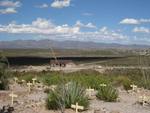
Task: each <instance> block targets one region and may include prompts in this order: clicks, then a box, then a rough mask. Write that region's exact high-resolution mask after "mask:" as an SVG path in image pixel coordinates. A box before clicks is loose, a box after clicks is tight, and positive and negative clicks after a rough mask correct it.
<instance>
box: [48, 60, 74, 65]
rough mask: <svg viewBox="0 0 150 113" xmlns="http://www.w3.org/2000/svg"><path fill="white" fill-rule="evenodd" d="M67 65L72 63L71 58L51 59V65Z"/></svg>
mask: <svg viewBox="0 0 150 113" xmlns="http://www.w3.org/2000/svg"><path fill="white" fill-rule="evenodd" d="M68 65H74V63H73V61H72V60H51V61H50V66H51V67H67V66H68Z"/></svg>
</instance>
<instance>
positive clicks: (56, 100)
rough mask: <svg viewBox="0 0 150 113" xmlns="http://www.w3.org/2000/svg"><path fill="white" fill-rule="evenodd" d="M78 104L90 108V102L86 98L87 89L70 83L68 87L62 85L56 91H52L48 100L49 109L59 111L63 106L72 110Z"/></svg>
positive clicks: (75, 83)
mask: <svg viewBox="0 0 150 113" xmlns="http://www.w3.org/2000/svg"><path fill="white" fill-rule="evenodd" d="M76 102H78V103H79V105H82V106H84V107H85V108H87V107H88V105H89V101H88V98H87V97H86V96H85V89H84V88H83V87H82V86H81V85H80V84H79V83H77V82H69V84H68V85H63V84H61V85H60V86H58V87H57V88H56V89H55V90H54V91H50V92H49V94H48V99H47V108H48V109H59V108H61V107H62V106H64V107H65V108H70V107H71V104H75V103H76Z"/></svg>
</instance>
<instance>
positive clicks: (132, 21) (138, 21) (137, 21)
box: [120, 18, 150, 25]
mask: <svg viewBox="0 0 150 113" xmlns="http://www.w3.org/2000/svg"><path fill="white" fill-rule="evenodd" d="M142 23H150V19H134V18H125V19H123V20H121V21H120V24H133V25H136V24H142Z"/></svg>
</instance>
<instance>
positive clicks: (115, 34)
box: [99, 26, 128, 40]
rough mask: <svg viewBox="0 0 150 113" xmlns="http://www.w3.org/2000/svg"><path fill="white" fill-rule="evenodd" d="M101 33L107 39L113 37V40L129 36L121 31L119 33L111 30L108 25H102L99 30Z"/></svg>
mask: <svg viewBox="0 0 150 113" xmlns="http://www.w3.org/2000/svg"><path fill="white" fill-rule="evenodd" d="M99 35H100V36H102V37H104V38H106V39H109V38H110V39H111V40H116V39H127V38H128V37H127V36H125V35H123V34H121V33H118V32H115V31H113V30H109V29H108V28H107V27H106V26H104V27H102V28H101V29H100V30H99Z"/></svg>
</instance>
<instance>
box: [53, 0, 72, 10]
mask: <svg viewBox="0 0 150 113" xmlns="http://www.w3.org/2000/svg"><path fill="white" fill-rule="evenodd" d="M70 2H71V0H54V2H53V3H52V4H51V7H53V8H64V7H69V6H70Z"/></svg>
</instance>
